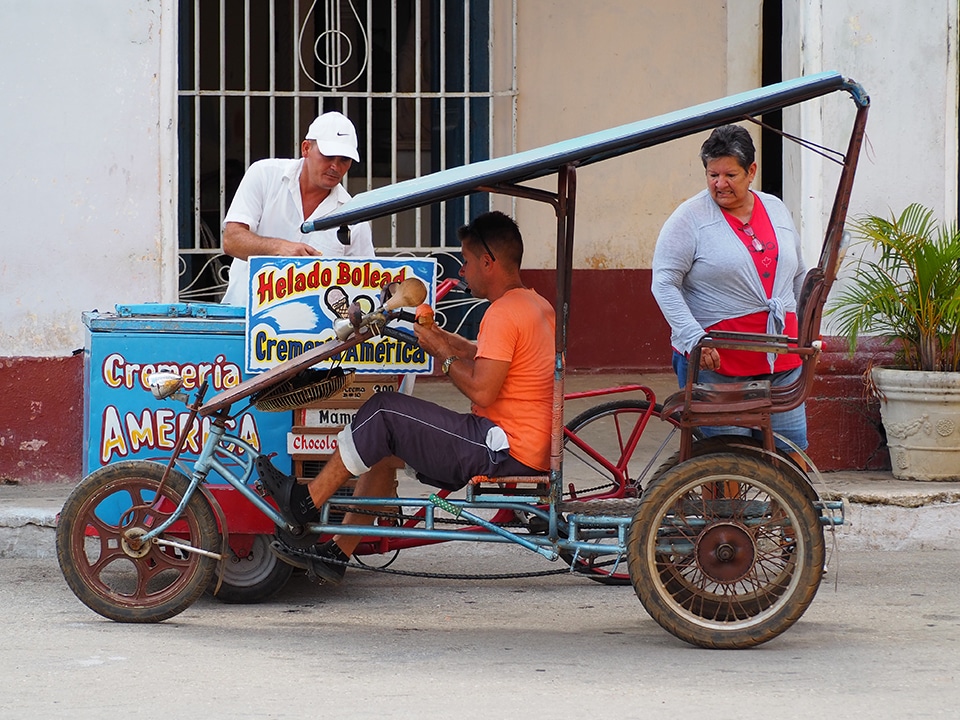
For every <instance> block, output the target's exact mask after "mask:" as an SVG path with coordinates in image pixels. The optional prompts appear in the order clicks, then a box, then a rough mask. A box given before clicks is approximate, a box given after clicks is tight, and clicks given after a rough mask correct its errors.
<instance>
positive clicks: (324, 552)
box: [270, 540, 350, 585]
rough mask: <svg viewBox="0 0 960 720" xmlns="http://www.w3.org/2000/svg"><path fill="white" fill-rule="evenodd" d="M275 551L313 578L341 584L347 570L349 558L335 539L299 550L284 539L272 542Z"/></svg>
mask: <svg viewBox="0 0 960 720" xmlns="http://www.w3.org/2000/svg"><path fill="white" fill-rule="evenodd" d="M270 549H271V550H272V551H273V553H274V554H275V555H276V556H277V557H278V558H280V559H281V560H283V562H285V563H287V564H288V565H293V566H294V567H296V568H300V569H302V570H306V571H307V575H308V576H309V577H310V579H311V580H319V581H323V582H327V583H330V584H331V585H339V584H340V581H341V580H343V576H344V575H345V574H346V572H347V562H349V560H350V558H348V557H347V556H346V555H345V554H344V552H343V551H342V550H341V549H340V548H339V546H338V545H337V544H336V543H335V542H334V541H333V540H327V542H325V543H323V544H322V545H317V546H314V547H312V548H305V549H302V550H298V549H296V548H292V547H290V546H289V545H287V544H285V543H284V542H283V541H282V540H274V541H273V542H272V543H270Z"/></svg>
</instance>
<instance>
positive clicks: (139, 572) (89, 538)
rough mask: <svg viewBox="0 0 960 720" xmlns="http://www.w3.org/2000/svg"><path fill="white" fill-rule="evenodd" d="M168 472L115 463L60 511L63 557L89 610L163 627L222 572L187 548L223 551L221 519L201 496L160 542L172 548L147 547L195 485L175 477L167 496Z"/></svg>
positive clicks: (60, 551) (78, 489)
mask: <svg viewBox="0 0 960 720" xmlns="http://www.w3.org/2000/svg"><path fill="white" fill-rule="evenodd" d="M163 472H164V468H163V466H161V465H158V464H156V463H152V462H145V461H136V460H135V461H126V462H120V463H116V464H113V465H108V466H106V467H103V468H101V469H100V470H97V471H96V472H94V473H92V474H91V475H89V476H87V477H86V478H84V479H83V480H82V481H81V482H80V483H79V484H78V485H77V487H76V488H74V490H73V492H72V493H71V494H70V497H69V498H67V501H66V503H65V504H64V506H63V510H62V511H61V513H60V520H59V522H58V524H57V559H58V560H59V562H60V569H61V570H62V572H63V576H64V578H65V579H66V581H67V584H68V585H69V586H70V589H71V590H72V591H73V593H74V594H75V595H76V596H77V597H78V598H79V599H80V601H81V602H82V603H83V604H84V605H86V606H87V607H89V608H90V609H91V610H93V611H94V612H96V613H99V614H100V615H103V616H104V617H106V618H109V619H111V620H116V621H117V622H141V623H149V622H159V621H161V620H166V619H168V618H171V617H173V616H174V615H177V614H178V613H180V612H183V611H184V610H185V609H186V608H188V607H189V606H190V605H191V604H192V603H193V602H194V601H195V600H196V599H197V598H198V597H199V596H200V594H201V593H203V591H204V590H205V589H206V587H207V585H208V583H209V582H210V578H211V577H212V576H213V573H214V570H215V569H216V564H217V561H216V560H215V559H214V558H213V557H210V556H208V555H203V554H200V553H196V552H191V551H190V550H187V549H185V548H196V549H200V550H204V551H206V552H210V553H219V552H220V550H221V548H220V533H219V531H218V530H217V521H216V517H215V516H214V513H213V510H212V509H211V508H210V506H209V504H208V503H207V501H206V499H204V497H203V496H202V494H200V493H196V494H194V495H193V497H191V499H190V501H189V502H188V503H187V506H186V508H185V509H184V511H183V514H182V516H181V517H180V518H179V519H178V520H177V521H176V522H175V523H174V524H173V525H172V526H171V527H170V528H169V529H168V530H167V531H166V532H165V533H164V534H163V535H162V536H161V537H160V538H159V539H160V540H162V541H164V542H162V543H155V542H147V543H142V542H140V540H139V538H140V537H142V536H143V535H145V534H146V533H147V532H149V530H150V529H151V528H153V527H156V526H157V525H158V524H159V523H161V522H162V521H163V520H164V519H166V518H167V517H169V516H170V514H171V513H172V512H173V511H174V510H175V509H176V508H177V506H178V505H179V504H180V501H181V500H182V499H183V497H184V495H185V493H186V490H187V487H188V486H189V480H188V479H187V478H186V477H185V476H184V475H183V474H181V473H178V472H171V473H170V475H169V477H168V478H167V480H166V482H165V483H164V485H163V488H162V490H161V489H160V481H161V479H162V477H163ZM158 490H160V492H159V494H158ZM165 543H176V545H173V544H165ZM178 546H179V547H178Z"/></svg>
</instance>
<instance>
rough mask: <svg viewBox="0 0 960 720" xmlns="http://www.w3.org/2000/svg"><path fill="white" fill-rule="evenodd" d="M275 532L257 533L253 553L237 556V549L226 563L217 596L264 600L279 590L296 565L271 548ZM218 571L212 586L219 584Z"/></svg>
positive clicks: (223, 599) (231, 600)
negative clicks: (277, 554)
mask: <svg viewBox="0 0 960 720" xmlns="http://www.w3.org/2000/svg"><path fill="white" fill-rule="evenodd" d="M272 541H273V536H272V535H254V537H253V544H252V545H251V546H250V554H249V555H247V556H246V557H238V556H237V555H236V554H235V553H234V552H231V553H230V556H229V557H228V558H227V559H226V561H225V562H224V566H223V580H222V582H221V583H220V589H219V590H218V591H217V592H216V593H215V594H214V597H215V598H216V599H217V600H219V601H220V602H224V603H231V604H238V605H239V604H253V603H258V602H263V601H264V600H266V599H268V598H270V597H272V596H273V595H274V594H276V593H277V592H279V591H280V589H281V588H283V586H284V585H286V584H287V581H288V580H289V579H290V576H291V575H293V566H292V565H288V564H287V563H285V562H283V561H282V560H280V559H279V558H277V556H276V555H275V554H274V553H273V552H271V550H270V543H271V542H272ZM217 581H218V578H217V576H216V575H214V577H213V578H212V579H211V581H210V590H211V591H213V590H214V589H215V588H216V586H217Z"/></svg>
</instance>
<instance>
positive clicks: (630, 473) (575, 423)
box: [563, 400, 680, 500]
mask: <svg viewBox="0 0 960 720" xmlns="http://www.w3.org/2000/svg"><path fill="white" fill-rule="evenodd" d="M649 408H650V403H649V402H647V401H646V400H615V401H613V402H608V403H603V404H601V405H596V406H594V407H592V408H589V409H587V410H584V411H583V412H582V413H580V414H579V415H577V416H576V417H575V418H574V419H573V420H571V421H570V422H568V423H567V426H566V427H567V430H568V431H569V432H571V433H573V434H574V435H576V436H577V438H578V439H579V441H580V442H582V443H583V444H585V445H586V447H582V446H581V445H580V444H578V442H577V441H575V440H573V439H571V438H570V437H569V436H566V437H564V442H563V497H564V499H570V500H588V499H596V498H609V497H624V496H632V497H638V496H639V495H640V487H639V484H640V483H641V482H642V480H643V478H641V477H640V475H641V474H642V473H643V470H644V467H645V465H646V464H647V461H648V459H649V458H650V457H652V456H653V455H654V453H655V452H657V450H658V449H659V447H660V444H661V443H662V442H663V441H664V440H665V439H666V438H667V437H668V436H669V435H670V433H671V431H672V430H673V429H674V428H676V427H677V425H676V422H675V421H674V420H673V419H672V418H664V417H663V416H661V414H660V413H661V410H662V408H661V406H660V405H659V404H655V405H654V406H653V412H652V414H651V416H650V419H649V420H648V421H647V426H646V428H644V431H643V435H641V437H640V441H639V442H638V444H637V447H636V448H635V449H634V451H633V453H632V454H631V456H630V457H629V458H628V459H627V462H626V465H625V468H624V469H623V470H622V471H621V470H619V469H618V468H617V466H618V465H620V464H621V463H622V461H623V457H624V453H625V452H626V450H627V444H628V441H629V439H630V434H631V432H632V431H633V429H634V428H635V427H636V425H637V423H638V422H639V421H640V419H641V418H642V417H643V415H644V414H645V413H646V412H647V410H648V409H649ZM679 442H680V441H679V435H677V436H676V437H674V438H673V439H672V442H671V444H670V447H671V448H672V447H676V446H678V445H679ZM665 451H666V452H670V450H669V449H667V450H665Z"/></svg>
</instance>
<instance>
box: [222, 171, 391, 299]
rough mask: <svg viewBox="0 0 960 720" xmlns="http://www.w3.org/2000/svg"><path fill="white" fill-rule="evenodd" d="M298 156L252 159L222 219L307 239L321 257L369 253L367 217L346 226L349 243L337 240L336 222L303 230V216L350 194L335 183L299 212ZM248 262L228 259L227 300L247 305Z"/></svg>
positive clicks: (319, 213)
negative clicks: (314, 204) (309, 207)
mask: <svg viewBox="0 0 960 720" xmlns="http://www.w3.org/2000/svg"><path fill="white" fill-rule="evenodd" d="M302 168H303V158H300V159H298V160H281V159H269V160H258V161H257V162H255V163H253V165H251V166H250V167H249V168H248V169H247V172H246V173H245V174H244V176H243V180H241V181H240V186H239V187H238V188H237V194H236V195H235V196H234V198H233V202H231V203H230V209H229V210H228V211H227V215H226V217H225V218H224V221H223V224H224V226H226V224H227V223H228V222H236V223H243V224H244V225H247V226H248V227H249V228H250V230H251V231H252V232H255V233H256V234H257V235H262V236H264V237H278V238H283V239H284V240H290V241H293V242H302V243H307V244H309V245H312V246H313V247H315V248H316V249H317V250H319V251H320V252H321V253H323V255H322V257H325V258H335V257H373V255H374V249H373V233H372V231H371V230H370V224H369V223H359V224H357V225H351V226H350V244H349V245H341V244H340V241H339V240H338V239H337V228H330V229H329V230H318V231H316V232H312V233H307V234H306V235H304V234H303V233H301V232H300V225H302V224H303V223H304V221H306V220H315V219H317V218H321V217H324V216H326V215H329V214H330V213H332V212H333V211H334V210H336V209H337V208H339V207H340V206H341V205H343V204H344V203H345V202H347V200H349V199H350V193H348V192H347V191H346V189H345V188H344V187H343V186H342V185H337V186H336V187H335V188H334V189H333V190H331V191H330V194H329V195H327V197H326V198H324V200H323V202H322V203H320V205H318V206H317V209H316V210H314V211H313V213H311V215H310V217H308V218H305V217H304V216H303V202H302V200H301V198H300V171H301V169H302ZM249 278H250V266H249V264H248V263H247V262H246V261H245V260H239V259H237V258H234V259H233V263H232V264H231V265H230V283H229V284H228V285H227V292H226V294H225V295H224V296H223V301H222V302H223V303H224V304H226V305H246V304H247V300H248V289H249V288H248V285H249V284H250V279H249Z"/></svg>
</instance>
